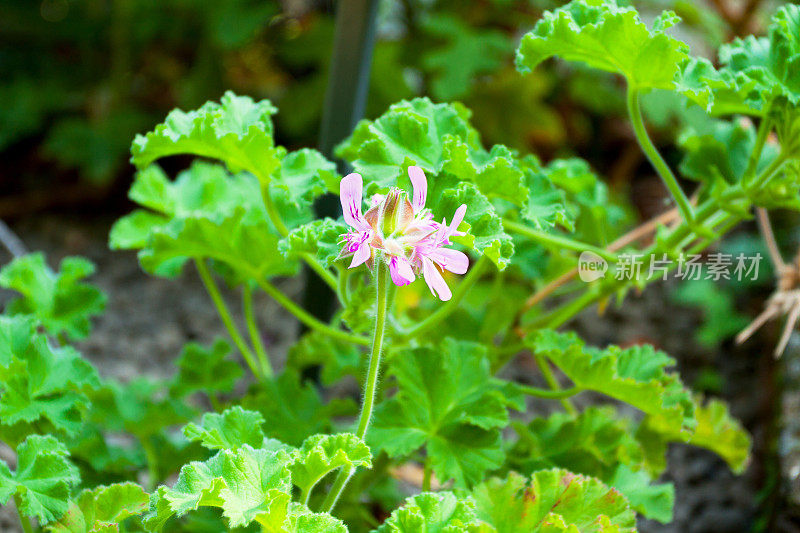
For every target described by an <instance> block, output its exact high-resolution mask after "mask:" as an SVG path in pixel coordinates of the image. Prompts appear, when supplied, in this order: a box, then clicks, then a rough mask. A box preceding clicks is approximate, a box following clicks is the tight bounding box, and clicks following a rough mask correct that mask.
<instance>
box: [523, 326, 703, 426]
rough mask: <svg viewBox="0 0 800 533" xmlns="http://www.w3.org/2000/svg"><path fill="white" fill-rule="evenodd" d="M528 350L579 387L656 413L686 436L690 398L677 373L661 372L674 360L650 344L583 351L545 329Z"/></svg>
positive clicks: (691, 422)
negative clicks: (548, 361) (543, 356)
mask: <svg viewBox="0 0 800 533" xmlns="http://www.w3.org/2000/svg"><path fill="white" fill-rule="evenodd" d="M530 346H531V348H532V349H533V350H535V351H536V352H537V353H540V354H542V355H545V356H547V357H548V358H549V359H550V360H551V361H552V362H553V363H554V364H555V365H556V366H558V367H559V368H560V369H561V370H562V371H563V372H564V373H565V374H566V375H567V376H568V377H569V378H570V379H571V380H572V381H573V382H574V383H575V384H576V385H577V386H579V387H582V388H585V389H590V390H594V391H597V392H602V393H603V394H606V395H607V396H610V397H612V398H616V399H617V400H620V401H623V402H625V403H628V404H630V405H632V406H634V407H636V408H637V409H640V410H641V411H644V412H645V413H647V414H651V415H656V416H658V417H659V418H660V419H661V420H663V422H664V424H665V425H667V426H668V427H671V428H674V430H675V431H677V432H681V431H686V432H691V431H692V430H693V429H694V427H695V425H696V421H695V419H694V403H693V402H692V398H691V395H690V394H689V393H688V392H687V391H686V389H685V388H684V387H683V384H682V383H681V381H680V378H679V377H678V375H677V374H675V373H669V372H667V371H666V368H668V367H671V366H673V365H674V364H675V361H674V360H673V359H672V358H670V357H669V356H667V354H665V353H664V352H661V351H657V350H655V349H654V348H653V347H652V346H649V345H642V346H633V347H631V348H627V349H625V350H623V349H621V348H619V347H618V346H609V347H608V348H606V349H605V350H600V349H597V348H592V347H587V346H586V345H585V343H584V342H583V341H582V340H581V339H580V338H579V337H578V336H577V335H575V334H574V333H556V332H554V331H550V330H542V331H538V332H537V333H536V334H535V335H534V337H533V340H532V341H531V344H530Z"/></svg>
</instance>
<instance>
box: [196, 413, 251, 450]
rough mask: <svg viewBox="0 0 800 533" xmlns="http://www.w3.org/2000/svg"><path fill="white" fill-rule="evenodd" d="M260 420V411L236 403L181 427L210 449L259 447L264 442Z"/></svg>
mask: <svg viewBox="0 0 800 533" xmlns="http://www.w3.org/2000/svg"><path fill="white" fill-rule="evenodd" d="M263 423H264V417H262V416H261V413H258V412H256V411H246V410H244V409H242V408H241V407H239V406H238V405H235V406H233V407H231V408H228V409H225V410H224V411H223V412H222V413H219V414H217V413H206V414H204V415H203V418H202V420H201V421H200V424H199V425H198V424H195V423H194V422H190V423H189V424H187V425H186V426H184V428H183V434H184V436H186V438H187V439H189V440H193V441H197V442H199V443H200V444H202V445H203V446H204V447H206V448H208V449H209V450H223V449H236V448H239V447H241V446H244V445H245V444H247V445H250V446H252V447H253V448H260V447H261V445H262V444H263V442H264V431H263V430H262V429H261V425H262V424H263Z"/></svg>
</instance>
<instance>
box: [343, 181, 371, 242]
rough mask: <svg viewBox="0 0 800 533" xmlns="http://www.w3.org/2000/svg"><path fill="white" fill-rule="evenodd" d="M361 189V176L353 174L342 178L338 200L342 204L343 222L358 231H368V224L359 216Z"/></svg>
mask: <svg viewBox="0 0 800 533" xmlns="http://www.w3.org/2000/svg"><path fill="white" fill-rule="evenodd" d="M362 189H363V185H362V181H361V174H357V173H355V172H353V173H352V174H348V175H347V176H345V177H343V178H342V181H341V182H340V183H339V200H340V201H341V202H342V214H343V215H344V221H345V222H347V224H349V225H350V226H352V227H353V228H355V229H357V230H359V231H364V230H365V229H369V224H367V222H366V221H365V220H364V217H363V216H362V215H361V191H362Z"/></svg>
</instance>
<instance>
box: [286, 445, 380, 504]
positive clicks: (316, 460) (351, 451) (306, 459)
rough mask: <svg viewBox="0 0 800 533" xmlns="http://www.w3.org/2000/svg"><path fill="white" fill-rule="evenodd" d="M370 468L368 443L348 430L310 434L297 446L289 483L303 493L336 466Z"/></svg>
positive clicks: (305, 493) (306, 492)
mask: <svg viewBox="0 0 800 533" xmlns="http://www.w3.org/2000/svg"><path fill="white" fill-rule="evenodd" d="M359 466H363V467H366V468H372V454H371V453H370V450H369V446H367V445H366V444H365V443H364V441H363V440H361V439H360V438H358V437H357V436H356V435H353V434H352V433H338V434H336V435H312V436H311V437H308V438H307V439H306V440H304V441H303V445H302V446H300V448H299V449H298V450H297V459H296V460H295V462H294V464H292V466H291V469H292V483H294V484H295V485H297V487H298V488H299V489H300V493H301V494H302V495H304V496H307V495H308V494H309V493H310V492H311V489H313V488H314V485H316V484H317V483H318V482H319V481H320V480H321V479H322V478H323V477H325V476H326V475H327V474H328V473H330V472H332V471H334V470H336V469H338V468H343V467H344V468H347V469H353V468H357V467H359Z"/></svg>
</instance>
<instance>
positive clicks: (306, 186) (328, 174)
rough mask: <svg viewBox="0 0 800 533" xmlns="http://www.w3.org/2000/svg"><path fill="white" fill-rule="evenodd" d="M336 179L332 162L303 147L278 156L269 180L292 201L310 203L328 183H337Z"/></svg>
mask: <svg viewBox="0 0 800 533" xmlns="http://www.w3.org/2000/svg"><path fill="white" fill-rule="evenodd" d="M338 178H339V175H338V173H337V172H336V165H335V164H334V163H332V162H331V161H328V160H327V159H325V157H324V156H323V155H322V154H321V153H319V152H317V151H316V150H311V149H309V148H303V149H301V150H297V151H295V152H289V153H288V154H286V155H285V156H284V157H283V158H282V159H281V166H280V168H279V169H278V170H277V172H276V174H275V176H274V178H273V179H274V184H275V186H276V188H280V189H282V190H284V191H285V192H286V193H287V196H288V199H289V201H290V202H291V203H292V204H294V205H310V204H311V203H312V202H313V201H314V199H316V198H317V197H318V196H321V195H322V194H324V193H325V192H327V191H328V186H333V185H335V184H337V183H338V181H339V180H338ZM337 188H338V187H337Z"/></svg>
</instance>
